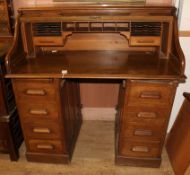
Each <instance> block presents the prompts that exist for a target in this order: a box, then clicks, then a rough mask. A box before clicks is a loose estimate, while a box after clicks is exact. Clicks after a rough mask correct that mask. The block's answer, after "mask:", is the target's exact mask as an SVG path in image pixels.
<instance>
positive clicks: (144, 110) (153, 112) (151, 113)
mask: <svg viewBox="0 0 190 175" xmlns="http://www.w3.org/2000/svg"><path fill="white" fill-rule="evenodd" d="M168 118H169V109H167V108H160V107H149V106H145V107H144V106H143V107H141V106H140V107H139V106H138V107H135V106H128V107H127V108H125V109H124V119H123V120H124V121H127V122H137V123H146V124H148V125H163V124H165V123H166V122H167V121H168Z"/></svg>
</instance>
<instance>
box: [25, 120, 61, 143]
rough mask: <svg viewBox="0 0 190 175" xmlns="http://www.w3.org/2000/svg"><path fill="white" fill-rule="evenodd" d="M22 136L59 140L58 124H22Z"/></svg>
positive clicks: (36, 122) (37, 122)
mask: <svg viewBox="0 0 190 175" xmlns="http://www.w3.org/2000/svg"><path fill="white" fill-rule="evenodd" d="M23 129H24V134H25V136H26V137H27V138H36V139H61V138H63V137H62V135H61V133H62V132H61V128H60V126H59V123H58V122H52V121H45V122H44V121H35V122H30V123H24V124H23Z"/></svg>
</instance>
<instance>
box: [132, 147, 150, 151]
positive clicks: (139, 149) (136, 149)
mask: <svg viewBox="0 0 190 175" xmlns="http://www.w3.org/2000/svg"><path fill="white" fill-rule="evenodd" d="M132 151H133V152H144V153H148V152H149V149H148V147H146V146H134V147H133V148H132Z"/></svg>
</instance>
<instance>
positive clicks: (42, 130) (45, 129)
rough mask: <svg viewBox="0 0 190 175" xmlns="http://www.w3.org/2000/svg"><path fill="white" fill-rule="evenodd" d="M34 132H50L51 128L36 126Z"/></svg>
mask: <svg viewBox="0 0 190 175" xmlns="http://www.w3.org/2000/svg"><path fill="white" fill-rule="evenodd" d="M33 132H34V133H41V134H50V133H51V130H50V129H48V128H34V129H33Z"/></svg>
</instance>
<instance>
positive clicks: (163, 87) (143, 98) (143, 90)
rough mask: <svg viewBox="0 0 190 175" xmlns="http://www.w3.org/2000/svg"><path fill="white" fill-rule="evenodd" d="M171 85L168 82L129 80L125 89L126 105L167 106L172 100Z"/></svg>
mask: <svg viewBox="0 0 190 175" xmlns="http://www.w3.org/2000/svg"><path fill="white" fill-rule="evenodd" d="M172 87H173V86H172V85H170V84H169V83H157V82H156V83H154V82H152V83H151V82H150V83H149V82H138V81H137V82H136V81H134V82H131V83H130V85H129V88H128V90H127V91H126V96H127V97H126V99H128V104H125V105H128V106H147V105H148V106H154V105H163V106H164V107H168V106H170V105H171V104H172V100H173V92H174V91H173V88H172Z"/></svg>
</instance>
